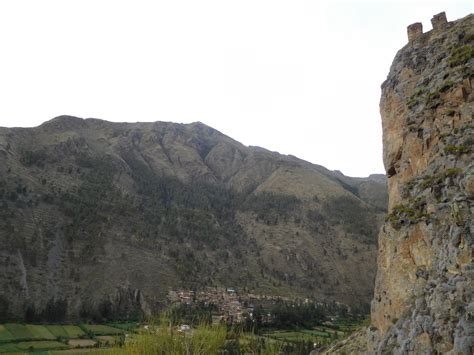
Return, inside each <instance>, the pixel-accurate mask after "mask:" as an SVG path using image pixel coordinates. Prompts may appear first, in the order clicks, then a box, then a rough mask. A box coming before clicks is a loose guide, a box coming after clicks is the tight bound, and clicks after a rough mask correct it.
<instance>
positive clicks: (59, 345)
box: [0, 323, 136, 355]
mask: <svg viewBox="0 0 474 355" xmlns="http://www.w3.org/2000/svg"><path fill="white" fill-rule="evenodd" d="M130 326H131V324H127V327H130ZM135 326H136V324H135ZM124 327H125V325H124ZM86 331H87V333H86ZM124 333H125V330H123V329H119V328H116V327H113V326H108V325H96V324H84V325H80V326H78V325H70V324H69V325H36V324H26V325H25V324H17V323H7V324H0V354H6V353H16V354H19V353H21V354H28V353H31V352H32V351H33V352H34V353H35V354H37V355H40V354H41V355H50V354H53V353H54V354H66V353H68V352H73V353H75V354H77V353H78V352H82V353H87V354H90V353H91V350H97V349H92V348H91V347H93V346H94V345H95V344H96V343H97V342H98V341H99V342H100V343H101V345H102V346H111V345H113V344H116V343H117V341H118V340H119V337H118V336H119V335H122V334H124ZM67 342H69V343H70V345H68V344H67ZM76 347H86V348H89V349H86V348H85V349H83V351H80V350H78V349H74V348H76ZM95 352H97V351H95Z"/></svg>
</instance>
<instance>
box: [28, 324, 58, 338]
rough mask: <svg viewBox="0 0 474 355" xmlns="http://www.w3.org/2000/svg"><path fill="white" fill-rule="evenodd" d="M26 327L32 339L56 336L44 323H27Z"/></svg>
mask: <svg viewBox="0 0 474 355" xmlns="http://www.w3.org/2000/svg"><path fill="white" fill-rule="evenodd" d="M26 328H27V329H28V331H29V332H30V333H31V334H32V335H33V338H34V339H45V340H55V339H56V337H55V336H54V335H53V334H51V332H50V331H49V330H48V329H47V328H46V327H45V326H44V325H36V324H27V325H26Z"/></svg>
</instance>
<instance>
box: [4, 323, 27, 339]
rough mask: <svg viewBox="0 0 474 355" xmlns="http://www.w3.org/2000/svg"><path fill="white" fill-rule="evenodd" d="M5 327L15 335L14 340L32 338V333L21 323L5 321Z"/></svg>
mask: <svg viewBox="0 0 474 355" xmlns="http://www.w3.org/2000/svg"><path fill="white" fill-rule="evenodd" d="M5 328H7V330H8V331H9V332H10V333H11V334H12V335H13V336H14V337H15V340H23V339H25V340H26V339H34V336H33V334H31V332H30V331H29V330H28V328H27V327H26V326H25V325H23V324H14V323H7V324H5Z"/></svg>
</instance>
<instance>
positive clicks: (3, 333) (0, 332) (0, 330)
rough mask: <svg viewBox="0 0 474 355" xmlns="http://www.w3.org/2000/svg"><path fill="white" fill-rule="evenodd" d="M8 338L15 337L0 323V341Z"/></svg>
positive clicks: (12, 338)
mask: <svg viewBox="0 0 474 355" xmlns="http://www.w3.org/2000/svg"><path fill="white" fill-rule="evenodd" d="M9 340H15V337H14V336H13V334H12V333H10V331H9V330H8V329H7V328H6V327H5V326H4V325H3V324H0V342H3V341H9Z"/></svg>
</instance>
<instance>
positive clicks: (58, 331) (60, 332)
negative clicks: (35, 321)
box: [46, 325, 70, 338]
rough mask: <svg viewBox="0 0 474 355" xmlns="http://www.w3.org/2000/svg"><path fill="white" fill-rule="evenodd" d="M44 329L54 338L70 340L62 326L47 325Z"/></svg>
mask: <svg viewBox="0 0 474 355" xmlns="http://www.w3.org/2000/svg"><path fill="white" fill-rule="evenodd" d="M46 328H47V329H48V330H49V331H50V332H51V334H53V335H54V336H55V337H56V338H59V337H61V338H70V336H69V335H68V333H67V331H66V329H64V327H63V326H62V325H47V326H46Z"/></svg>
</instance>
